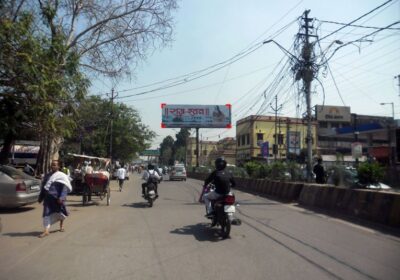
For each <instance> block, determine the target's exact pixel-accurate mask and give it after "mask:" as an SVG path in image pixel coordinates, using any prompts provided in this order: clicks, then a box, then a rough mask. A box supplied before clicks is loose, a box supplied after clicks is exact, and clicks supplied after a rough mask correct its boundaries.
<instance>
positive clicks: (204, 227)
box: [0, 175, 400, 280]
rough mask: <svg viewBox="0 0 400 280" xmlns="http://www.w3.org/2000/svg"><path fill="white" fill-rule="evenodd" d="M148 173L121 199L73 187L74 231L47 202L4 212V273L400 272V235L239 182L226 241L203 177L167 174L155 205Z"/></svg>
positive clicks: (0, 263)
mask: <svg viewBox="0 0 400 280" xmlns="http://www.w3.org/2000/svg"><path fill="white" fill-rule="evenodd" d="M140 183H141V182H140V179H139V177H138V175H134V176H132V177H131V179H130V180H129V181H126V182H125V188H124V190H123V191H122V192H118V191H117V189H118V188H117V183H116V181H112V193H111V205H110V206H106V203H105V201H99V200H98V199H95V202H96V203H94V204H92V205H89V206H86V207H82V206H81V198H80V197H78V196H69V198H68V199H69V201H68V205H69V210H70V212H71V215H70V217H69V218H68V219H67V220H66V222H65V226H66V231H65V232H57V231H56V230H57V226H56V225H55V226H54V227H53V228H52V230H54V232H53V233H52V234H51V235H50V236H48V237H46V238H43V239H39V238H37V237H36V236H37V235H38V234H39V233H40V231H41V211H42V209H41V205H33V206H32V207H26V208H23V209H21V210H18V211H4V210H2V211H0V218H1V225H2V227H1V233H0V279H1V280H3V279H18V280H20V279H41V280H44V279H52V280H54V279H96V280H101V279H169V280H177V279H201V280H204V279H318V280H321V279H397V280H398V279H400V265H399V264H400V239H399V238H397V237H395V236H391V235H387V234H383V233H381V232H377V231H373V230H371V229H368V228H364V227H361V226H357V225H354V224H351V223H348V222H344V221H341V220H337V219H334V218H330V217H327V216H324V215H321V214H317V213H314V212H312V211H307V210H304V209H301V208H298V207H296V206H295V205H290V204H281V203H278V202H274V201H271V200H268V199H264V198H260V197H257V196H254V195H251V194H247V193H242V192H239V191H236V197H237V200H238V203H239V204H240V206H239V207H238V213H237V217H238V218H240V219H241V220H242V225H241V226H232V232H231V238H230V239H226V240H221V239H220V238H219V237H218V234H217V230H216V229H212V228H209V226H208V220H206V219H205V218H204V217H203V215H204V207H203V206H202V205H200V204H198V203H197V199H198V195H199V192H200V189H201V182H200V181H197V180H191V179H188V180H187V181H186V182H169V181H164V182H162V183H161V185H160V187H159V192H160V198H159V199H158V200H157V201H156V202H155V205H154V207H153V208H148V207H147V206H146V204H145V201H144V200H143V199H142V198H141V197H140V192H141V190H140Z"/></svg>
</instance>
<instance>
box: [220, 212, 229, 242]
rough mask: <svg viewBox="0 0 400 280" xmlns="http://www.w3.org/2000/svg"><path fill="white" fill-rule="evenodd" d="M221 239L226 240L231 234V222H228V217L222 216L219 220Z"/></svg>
mask: <svg viewBox="0 0 400 280" xmlns="http://www.w3.org/2000/svg"><path fill="white" fill-rule="evenodd" d="M220 225H221V237H222V238H224V239H225V238H228V237H229V234H230V233H231V222H230V221H229V217H228V215H223V217H222V219H221V223H220Z"/></svg>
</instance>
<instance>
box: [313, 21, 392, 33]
mask: <svg viewBox="0 0 400 280" xmlns="http://www.w3.org/2000/svg"><path fill="white" fill-rule="evenodd" d="M320 22H321V23H331V24H337V25H345V26H351V27H359V28H366V29H381V28H382V27H376V26H365V25H356V24H348V23H341V22H335V21H329V20H320ZM386 29H389V30H400V28H394V27H393V28H392V27H389V28H386ZM335 32H337V31H335Z"/></svg>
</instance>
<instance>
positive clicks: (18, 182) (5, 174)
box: [0, 165, 41, 208]
mask: <svg viewBox="0 0 400 280" xmlns="http://www.w3.org/2000/svg"><path fill="white" fill-rule="evenodd" d="M40 184H41V181H40V180H38V179H36V178H34V177H32V176H29V175H28V174H26V173H24V172H22V171H21V170H19V169H16V168H14V167H12V166H9V165H0V207H4V208H16V207H20V206H24V205H29V204H33V203H36V202H37V201H38V197H39V193H40Z"/></svg>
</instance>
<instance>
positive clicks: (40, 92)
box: [0, 7, 88, 173]
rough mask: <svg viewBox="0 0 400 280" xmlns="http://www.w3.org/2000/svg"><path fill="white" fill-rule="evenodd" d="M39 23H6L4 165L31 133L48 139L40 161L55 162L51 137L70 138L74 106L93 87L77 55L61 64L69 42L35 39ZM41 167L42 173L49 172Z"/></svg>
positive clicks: (1, 69)
mask: <svg viewBox="0 0 400 280" xmlns="http://www.w3.org/2000/svg"><path fill="white" fill-rule="evenodd" d="M0 8H2V7H0ZM1 12H2V14H3V10H1ZM33 22H34V16H33V14H32V13H28V12H26V13H22V14H21V15H20V16H18V17H13V18H10V17H3V18H2V19H1V25H0V41H1V42H2V49H1V52H0V91H1V93H2V95H1V97H0V108H1V110H2V112H3V113H2V114H0V115H1V116H0V124H1V126H2V127H3V128H4V129H3V130H2V135H1V136H3V137H4V139H5V141H4V145H3V149H2V151H1V154H0V161H1V162H3V163H4V162H7V160H8V159H7V157H8V153H9V151H10V149H11V145H12V142H13V141H14V139H15V138H16V137H18V136H19V135H21V132H23V131H25V130H31V131H32V130H34V131H35V132H36V134H37V138H38V139H41V140H42V141H41V146H42V148H41V152H40V153H39V158H40V159H42V160H44V159H45V158H49V157H50V154H51V153H52V151H53V149H52V147H53V146H54V142H53V141H52V140H50V141H49V137H51V136H53V135H60V134H68V132H69V131H70V130H71V129H72V128H73V126H74V123H73V121H71V116H72V115H73V113H74V108H73V107H74V103H73V101H76V100H79V99H80V98H81V97H83V95H84V92H85V90H86V87H87V85H88V82H87V80H86V79H85V78H84V77H83V75H82V74H81V73H80V72H79V70H78V64H77V59H76V55H75V53H74V52H70V53H69V55H66V56H65V57H64V59H63V61H62V63H63V64H60V60H59V55H58V54H60V53H63V50H65V49H64V48H63V44H62V42H63V40H64V38H63V37H62V36H58V37H54V38H53V41H52V42H50V41H49V40H47V38H46V37H45V36H42V35H41V34H35V30H34V27H33V26H34V24H33ZM53 139H54V138H53ZM47 164H49V160H47ZM41 167H42V165H39V169H41V170H40V171H39V173H43V172H44V170H42V168H41Z"/></svg>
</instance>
